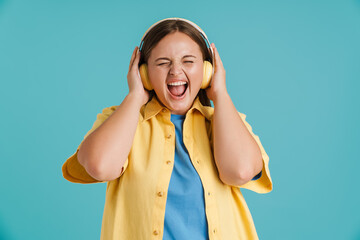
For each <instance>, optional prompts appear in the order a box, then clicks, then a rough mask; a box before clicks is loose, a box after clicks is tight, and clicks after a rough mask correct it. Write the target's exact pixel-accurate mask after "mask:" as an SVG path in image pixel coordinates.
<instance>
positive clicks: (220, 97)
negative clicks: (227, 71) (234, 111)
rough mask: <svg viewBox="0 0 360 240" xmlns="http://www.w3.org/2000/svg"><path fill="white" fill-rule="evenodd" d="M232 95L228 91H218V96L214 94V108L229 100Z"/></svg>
mask: <svg viewBox="0 0 360 240" xmlns="http://www.w3.org/2000/svg"><path fill="white" fill-rule="evenodd" d="M229 98H230V95H229V93H228V92H227V90H226V89H224V90H222V91H218V92H217V93H216V94H214V96H213V99H212V101H213V103H214V107H215V106H216V105H217V104H218V103H219V102H221V101H223V100H224V99H229Z"/></svg>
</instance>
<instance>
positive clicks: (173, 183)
mask: <svg viewBox="0 0 360 240" xmlns="http://www.w3.org/2000/svg"><path fill="white" fill-rule="evenodd" d="M184 120H185V115H174V114H171V122H172V123H173V124H174V126H175V159H174V168H173V171H172V173H171V178H170V183H169V188H168V193H167V200H166V209H165V220H164V235H163V239H164V240H173V239H190V240H191V239H196V240H202V239H209V237H208V226H207V219H206V213H205V199H204V189H203V186H202V183H201V179H200V177H199V175H198V173H197V171H196V170H195V168H194V166H193V165H192V162H191V160H190V157H189V153H188V151H187V149H186V147H185V145H184V142H183V134H182V133H183V131H182V130H183V123H184ZM261 174H262V172H260V173H259V174H257V175H256V176H255V177H254V178H253V179H252V180H256V179H258V178H260V177H261Z"/></svg>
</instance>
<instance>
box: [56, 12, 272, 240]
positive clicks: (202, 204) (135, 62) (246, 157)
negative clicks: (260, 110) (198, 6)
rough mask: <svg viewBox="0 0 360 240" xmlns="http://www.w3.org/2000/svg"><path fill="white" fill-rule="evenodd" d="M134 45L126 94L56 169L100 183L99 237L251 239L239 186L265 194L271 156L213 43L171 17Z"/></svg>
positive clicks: (252, 234) (250, 222)
mask: <svg viewBox="0 0 360 240" xmlns="http://www.w3.org/2000/svg"><path fill="white" fill-rule="evenodd" d="M140 47H142V48H141V51H139V48H138V47H135V49H134V52H133V55H132V57H131V60H130V65H129V72H128V75H127V79H128V85H129V93H128V95H127V96H126V97H125V99H124V100H123V101H122V103H121V104H120V105H119V106H112V107H108V108H105V109H104V110H103V112H102V113H101V114H98V116H97V120H96V121H95V123H94V125H93V128H92V129H91V130H90V131H89V132H88V133H87V134H86V135H85V137H84V140H83V141H82V142H81V144H80V145H79V147H78V149H77V151H76V153H75V154H74V155H72V156H71V157H70V158H69V159H67V161H66V162H65V164H64V165H63V169H62V170H63V175H64V177H65V178H66V179H67V180H69V181H71V182H75V183H95V182H107V190H106V202H105V209H104V215H103V222H102V230H101V239H103V240H108V239H197V240H198V239H226V240H228V239H257V234H256V230H255V227H254V224H253V220H252V217H251V214H250V212H249V210H248V207H247V205H246V203H245V200H244V198H243V196H242V194H241V192H240V187H242V188H247V189H251V190H253V191H255V192H258V193H266V192H269V191H271V190H272V181H271V178H270V172H269V168H268V162H269V158H268V156H267V154H266V152H265V151H264V149H263V147H262V145H261V143H260V140H259V138H258V137H257V136H256V135H254V134H253V132H252V128H251V127H250V125H249V124H248V123H247V122H246V121H245V115H244V114H242V113H238V112H237V110H236V109H235V107H234V104H233V102H232V100H231V98H230V96H229V94H228V92H227V89H226V82H225V70H224V66H223V64H222V62H221V59H220V56H219V53H218V51H217V49H216V47H215V45H214V44H211V45H210V43H209V42H208V39H207V37H206V35H205V33H204V32H203V31H202V30H201V29H200V28H199V27H198V26H197V25H196V24H194V23H192V22H190V21H188V20H186V19H180V18H169V19H164V20H161V21H159V22H157V23H155V24H154V25H152V26H151V27H150V29H149V30H148V31H147V32H146V33H145V35H144V37H143V39H142V41H141V44H140ZM139 66H140V70H139ZM139 71H140V73H139ZM209 82H210V83H209ZM210 100H212V102H213V104H214V107H211V104H210Z"/></svg>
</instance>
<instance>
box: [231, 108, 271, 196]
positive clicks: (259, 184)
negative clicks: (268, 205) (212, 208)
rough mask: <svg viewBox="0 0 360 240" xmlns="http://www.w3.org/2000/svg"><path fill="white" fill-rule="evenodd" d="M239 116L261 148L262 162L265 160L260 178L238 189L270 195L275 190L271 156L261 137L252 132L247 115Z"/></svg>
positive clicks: (241, 114)
mask: <svg viewBox="0 0 360 240" xmlns="http://www.w3.org/2000/svg"><path fill="white" fill-rule="evenodd" d="M239 115H240V117H241V119H242V120H243V122H244V124H245V126H246V127H247V129H248V131H249V132H250V134H251V135H252V136H253V138H254V139H255V141H256V143H257V144H258V146H259V148H260V151H261V156H262V160H263V168H262V170H261V172H260V173H261V176H260V177H259V178H257V179H254V180H253V181H249V182H247V183H246V184H244V185H241V186H238V187H240V188H246V189H249V190H251V191H254V192H257V193H268V192H270V191H271V190H272V188H273V186H272V180H271V176H270V170H269V156H268V155H267V154H266V152H265V149H264V147H263V146H262V144H261V142H260V139H259V137H258V136H257V135H255V134H254V133H253V132H252V127H251V126H250V124H249V123H248V122H247V121H246V120H245V118H246V115H245V114H243V113H239Z"/></svg>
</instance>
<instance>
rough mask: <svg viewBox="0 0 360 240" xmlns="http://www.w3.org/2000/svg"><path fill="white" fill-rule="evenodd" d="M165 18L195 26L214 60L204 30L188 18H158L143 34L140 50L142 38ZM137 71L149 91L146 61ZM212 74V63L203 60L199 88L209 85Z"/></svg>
mask: <svg viewBox="0 0 360 240" xmlns="http://www.w3.org/2000/svg"><path fill="white" fill-rule="evenodd" d="M166 20H181V21H184V22H187V23H189V24H191V25H192V26H193V27H195V28H196V29H197V30H198V31H199V32H200V33H201V35H202V37H203V38H204V39H205V41H206V43H207V45H208V48H209V49H210V52H211V55H212V61H214V53H213V50H212V48H211V46H210V42H209V40H208V38H207V36H206V35H205V33H204V31H203V30H201V28H200V27H199V26H197V25H196V24H195V23H193V22H191V21H189V20H186V19H184V18H166V19H163V20H160V21H158V22H156V23H154V24H153V25H151V27H150V28H149V29H148V30H147V31H146V32H145V34H144V36H143V37H142V39H141V42H140V45H139V46H140V47H139V49H140V51H141V48H142V44H143V43H144V38H145V36H146V35H147V33H148V32H149V31H150V30H151V29H152V28H153V27H154V26H156V25H157V24H159V23H160V22H163V21H166ZM139 73H140V76H141V80H142V83H143V85H144V87H145V89H147V90H149V91H150V90H153V88H152V86H151V83H150V80H149V75H148V67H147V64H146V63H143V64H141V66H140V68H139ZM213 75H214V68H213V64H211V63H210V62H209V61H204V77H203V81H202V83H201V89H205V88H207V87H209V85H210V81H211V78H212V76H213Z"/></svg>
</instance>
